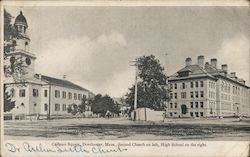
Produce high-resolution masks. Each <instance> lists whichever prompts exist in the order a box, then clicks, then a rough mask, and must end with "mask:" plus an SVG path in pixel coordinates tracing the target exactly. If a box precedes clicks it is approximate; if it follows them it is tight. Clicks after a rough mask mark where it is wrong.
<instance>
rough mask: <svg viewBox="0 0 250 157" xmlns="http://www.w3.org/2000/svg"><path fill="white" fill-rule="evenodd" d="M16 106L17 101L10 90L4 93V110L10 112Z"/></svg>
mask: <svg viewBox="0 0 250 157" xmlns="http://www.w3.org/2000/svg"><path fill="white" fill-rule="evenodd" d="M14 107H15V101H13V100H12V99H11V96H10V94H9V93H8V92H5V93H4V112H9V111H10V110H11V109H13V108H14Z"/></svg>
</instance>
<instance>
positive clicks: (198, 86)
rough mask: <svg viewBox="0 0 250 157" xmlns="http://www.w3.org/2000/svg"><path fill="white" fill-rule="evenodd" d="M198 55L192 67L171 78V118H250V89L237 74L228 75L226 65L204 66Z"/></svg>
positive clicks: (212, 63) (187, 63)
mask: <svg viewBox="0 0 250 157" xmlns="http://www.w3.org/2000/svg"><path fill="white" fill-rule="evenodd" d="M204 61H205V58H204V56H198V58H197V63H196V64H192V59H191V58H190V57H188V58H186V60H185V67H183V68H182V69H180V70H179V71H177V72H176V73H175V74H173V75H172V76H170V77H169V79H168V82H169V88H170V90H171V93H170V98H171V100H170V101H169V103H168V104H167V116H168V117H230V116H250V113H249V108H250V105H249V94H248V93H249V87H248V86H247V85H246V84H245V80H243V79H241V78H238V77H237V76H236V73H235V72H231V73H229V70H228V66H227V64H223V65H221V67H218V65H217V59H216V58H213V59H211V61H210V63H209V62H206V63H204Z"/></svg>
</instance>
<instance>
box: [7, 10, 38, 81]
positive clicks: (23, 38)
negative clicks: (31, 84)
mask: <svg viewBox="0 0 250 157" xmlns="http://www.w3.org/2000/svg"><path fill="white" fill-rule="evenodd" d="M14 28H15V35H14V37H13V42H14V44H15V45H16V46H15V48H14V51H13V52H11V53H9V57H10V59H9V60H10V62H15V61H17V59H18V58H19V59H20V58H21V59H22V61H23V64H24V66H26V67H25V71H26V74H25V75H24V78H26V79H33V78H34V74H35V71H34V68H35V64H34V61H35V59H36V56H35V54H33V53H31V52H30V47H29V45H30V38H29V36H28V34H27V29H28V23H27V21H26V18H25V17H24V15H23V13H22V11H20V14H19V15H18V16H17V17H16V19H15V22H14Z"/></svg>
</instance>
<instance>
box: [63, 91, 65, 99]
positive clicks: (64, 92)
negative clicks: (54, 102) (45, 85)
mask: <svg viewBox="0 0 250 157" xmlns="http://www.w3.org/2000/svg"><path fill="white" fill-rule="evenodd" d="M62 97H63V98H64V99H66V92H65V91H63V92H62Z"/></svg>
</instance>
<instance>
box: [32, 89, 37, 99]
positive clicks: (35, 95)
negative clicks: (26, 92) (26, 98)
mask: <svg viewBox="0 0 250 157" xmlns="http://www.w3.org/2000/svg"><path fill="white" fill-rule="evenodd" d="M33 97H38V89H33Z"/></svg>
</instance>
